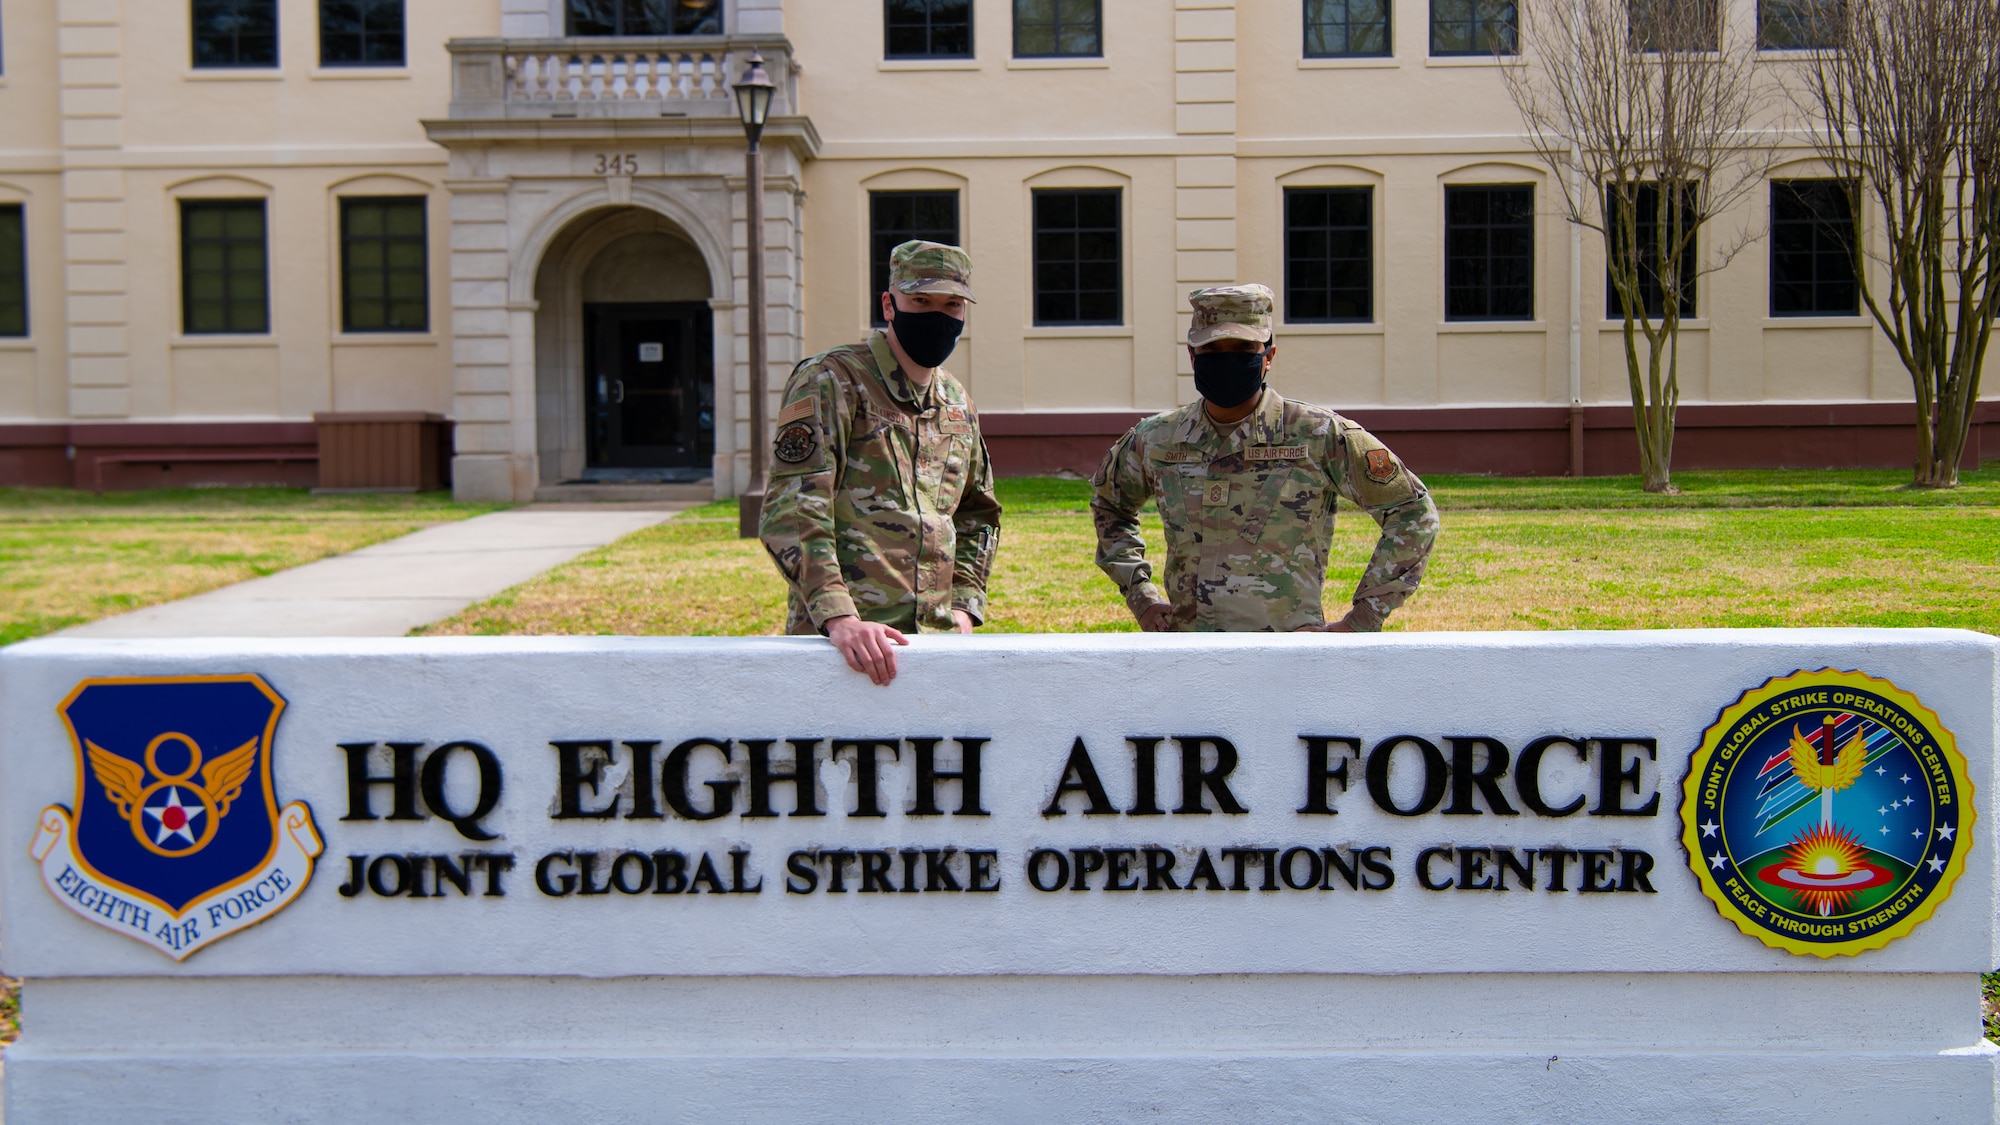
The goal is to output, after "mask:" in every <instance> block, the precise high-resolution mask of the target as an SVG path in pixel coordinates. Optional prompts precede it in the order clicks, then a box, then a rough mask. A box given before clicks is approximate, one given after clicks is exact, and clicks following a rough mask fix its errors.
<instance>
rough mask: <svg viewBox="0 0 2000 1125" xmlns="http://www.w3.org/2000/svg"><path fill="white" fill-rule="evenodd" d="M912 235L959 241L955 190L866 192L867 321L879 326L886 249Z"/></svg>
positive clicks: (886, 283)
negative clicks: (868, 281)
mask: <svg viewBox="0 0 2000 1125" xmlns="http://www.w3.org/2000/svg"><path fill="white" fill-rule="evenodd" d="M913 238H920V239H922V240H924V241H925V242H942V243H944V244H946V245H947V246H957V245H960V243H959V237H958V193H957V192H955V191H871V192H869V193H868V276H869V277H870V278H871V279H873V285H872V286H871V287H870V289H869V290H868V322H869V323H870V324H873V325H875V326H876V327H878V328H879V327H881V326H882V325H883V324H885V323H887V321H885V320H884V319H883V318H882V294H883V293H884V292H885V291H886V290H887V289H888V288H889V252H890V251H892V250H894V249H895V248H896V247H898V246H901V245H902V244H903V243H905V242H908V241H910V240H911V239H913Z"/></svg>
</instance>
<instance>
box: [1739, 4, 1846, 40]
mask: <svg viewBox="0 0 2000 1125" xmlns="http://www.w3.org/2000/svg"><path fill="white" fill-rule="evenodd" d="M1844 15H1845V6H1844V5H1843V4H1841V3H1840V0H1758V4H1757V47H1758V49H1760V50H1765V51H1814V50H1820V49H1822V48H1826V47H1831V46H1833V45H1834V44H1836V43H1838V42H1840V35H1841V21H1842V17H1843V16H1844Z"/></svg>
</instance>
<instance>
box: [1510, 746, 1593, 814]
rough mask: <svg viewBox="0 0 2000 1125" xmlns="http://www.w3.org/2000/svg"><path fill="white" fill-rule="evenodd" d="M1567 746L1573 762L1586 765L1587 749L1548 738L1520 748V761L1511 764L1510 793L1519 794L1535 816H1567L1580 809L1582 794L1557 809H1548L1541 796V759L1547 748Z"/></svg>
mask: <svg viewBox="0 0 2000 1125" xmlns="http://www.w3.org/2000/svg"><path fill="white" fill-rule="evenodd" d="M1555 746H1567V747H1569V748H1570V749H1571V750H1574V751H1576V760H1577V761H1579V762H1583V763H1586V764H1588V763H1589V761H1590V748H1589V747H1588V746H1587V745H1585V744H1584V743H1582V742H1579V741H1577V740H1576V739H1574V738H1565V737H1563V736H1562V735H1559V734H1552V735H1549V736H1548V737H1546V738H1537V739H1536V740H1534V741H1533V742H1530V743H1528V744H1527V745H1526V746H1524V747H1522V748H1521V757H1520V759H1519V760H1518V761H1516V762H1515V763H1514V792H1516V793H1518V794H1520V796H1521V803H1522V804H1524V805H1526V806H1528V808H1529V809H1530V810H1531V811H1533V812H1534V814H1535V815H1536V816H1570V815H1572V814H1574V813H1575V812H1576V811H1577V810H1578V809H1581V808H1582V807H1583V794H1581V793H1578V794H1577V795H1576V799H1575V800H1573V801H1571V802H1570V803H1569V804H1567V805H1563V806H1562V807H1560V808H1557V807H1555V806H1552V805H1550V804H1549V803H1548V800H1547V799H1546V798H1545V797H1544V796H1543V795H1542V758H1543V756H1544V755H1546V754H1547V753H1548V752H1549V749H1550V748H1551V747H1555Z"/></svg>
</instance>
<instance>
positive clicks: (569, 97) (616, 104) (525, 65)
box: [447, 35, 798, 120]
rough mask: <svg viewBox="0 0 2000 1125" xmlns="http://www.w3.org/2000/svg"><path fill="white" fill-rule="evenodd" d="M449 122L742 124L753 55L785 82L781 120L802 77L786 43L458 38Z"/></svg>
mask: <svg viewBox="0 0 2000 1125" xmlns="http://www.w3.org/2000/svg"><path fill="white" fill-rule="evenodd" d="M447 47H448V49H449V50H450V51H451V55H452V101H451V116H452V117H453V118H454V119H461V120H462V119H467V118H475V119H478V118H486V119H491V118H521V117H531V118H532V117H547V118H567V117H653V116H690V117H693V116H702V117H713V116H734V115H735V114H736V96H735V93H734V91H732V90H731V89H730V86H731V83H733V82H735V81H736V80H737V79H738V78H739V77H741V75H742V73H743V69H744V67H745V66H746V65H747V61H748V59H749V57H750V54H751V52H752V51H756V52H759V53H761V54H762V55H763V57H764V69H765V71H766V72H767V73H768V74H769V75H770V76H771V80H772V81H773V82H775V83H777V87H778V89H777V93H776V95H775V97H774V98H773V103H772V106H771V113H772V115H773V116H778V115H783V114H790V113H794V112H796V110H795V109H794V108H793V107H795V106H796V105H797V104H798V80H797V68H796V66H795V65H794V64H793V61H792V53H791V44H790V43H789V42H788V41H787V40H786V39H785V38H784V37H782V36H723V35H676V36H627V37H615V38H614V37H596V38H564V39H454V40H452V41H451V42H450V43H449V44H447Z"/></svg>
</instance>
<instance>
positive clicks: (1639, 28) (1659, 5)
mask: <svg viewBox="0 0 2000 1125" xmlns="http://www.w3.org/2000/svg"><path fill="white" fill-rule="evenodd" d="M1686 3H1688V0H1630V2H1629V4H1628V5H1627V6H1626V9H1625V11H1626V32H1627V34H1629V35H1630V36H1631V41H1632V49H1633V50H1635V51H1661V50H1666V49H1669V48H1677V49H1679V50H1683V51H1713V50H1715V49H1716V48H1717V46H1718V45H1719V44H1720V42H1721V34H1722V7H1721V0H1708V3H1707V4H1705V5H1703V6H1702V7H1701V8H1699V9H1697V13H1698V14H1699V16H1700V20H1699V22H1694V21H1690V22H1691V23H1692V24H1693V25H1692V26H1691V27H1688V28H1686V29H1684V30H1683V29H1677V28H1669V27H1663V26H1661V21H1662V19H1666V18H1672V17H1674V16H1676V15H1678V14H1679V13H1678V12H1677V11H1676V9H1678V8H1679V7H1680V6H1681V5H1684V4H1686ZM1656 13H1659V14H1657V15H1656ZM1669 36H1672V37H1674V38H1677V39H1683V40H1684V41H1683V42H1680V43H1670V42H1668V41H1667V39H1668V37H1669Z"/></svg>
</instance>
